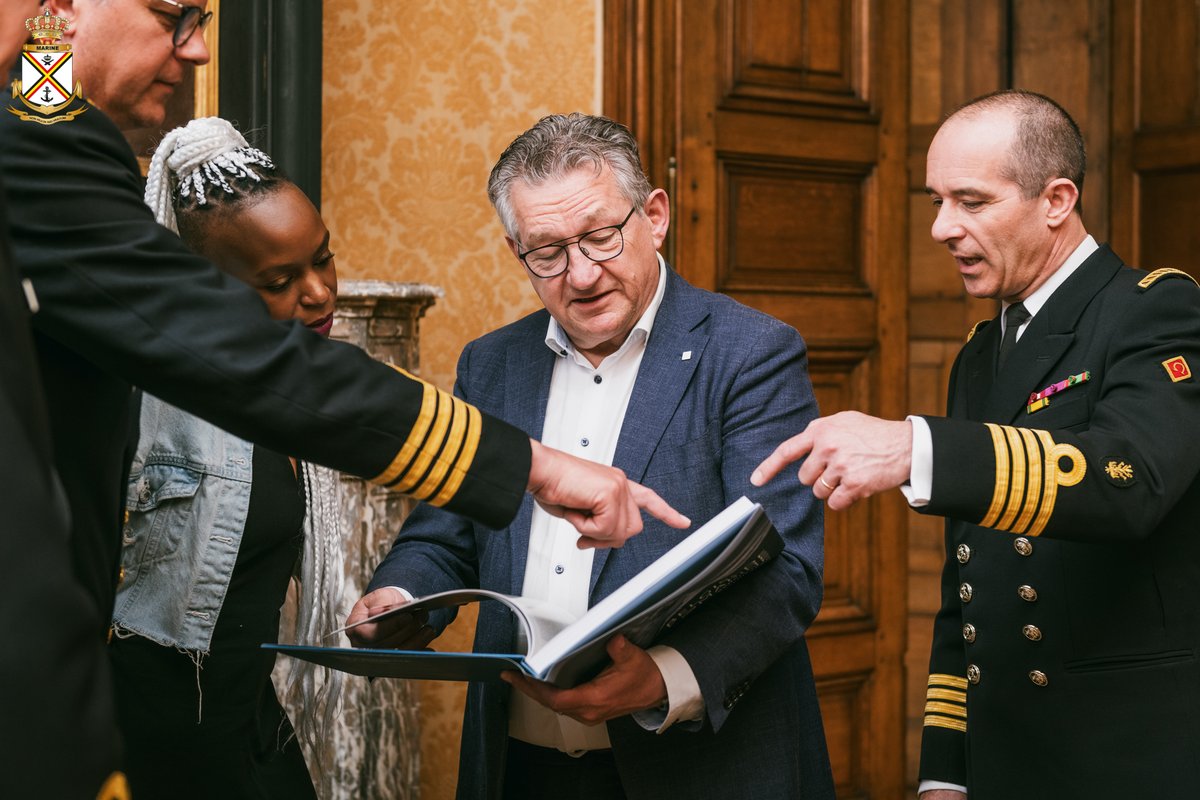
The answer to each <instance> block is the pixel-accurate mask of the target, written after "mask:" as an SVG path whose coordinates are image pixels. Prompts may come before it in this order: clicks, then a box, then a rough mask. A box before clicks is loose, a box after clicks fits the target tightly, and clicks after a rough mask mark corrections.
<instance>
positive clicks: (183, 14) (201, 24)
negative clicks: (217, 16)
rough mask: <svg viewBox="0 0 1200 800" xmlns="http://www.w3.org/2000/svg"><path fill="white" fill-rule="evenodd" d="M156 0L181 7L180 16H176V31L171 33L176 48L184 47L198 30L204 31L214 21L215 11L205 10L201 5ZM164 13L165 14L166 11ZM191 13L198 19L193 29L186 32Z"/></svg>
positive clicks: (171, 0)
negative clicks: (185, 28)
mask: <svg viewBox="0 0 1200 800" xmlns="http://www.w3.org/2000/svg"><path fill="white" fill-rule="evenodd" d="M155 2H158V3H165V4H166V5H169V6H174V7H175V8H178V9H179V16H178V17H176V22H175V32H174V33H173V34H172V35H171V44H173V45H174V46H175V47H176V48H180V47H183V46H184V45H185V44H187V43H188V42H190V41H191V40H192V37H193V36H195V35H196V31H200V32H201V33H203V32H204V29H205V28H207V27H208V23H210V22H212V18H213V12H212V11H204V10H202V9H201V8H200V6H190V5H187V4H185V3H179V2H176V0H155ZM193 12H194V13H193ZM162 13H164V14H165V13H166V12H165V11H164V12H162ZM189 14H191V15H192V19H194V20H196V22H195V24H194V25H193V26H192V29H191V30H190V31H188V32H187V33H186V34H184V26H185V25H186V24H187V20H188V15H189ZM181 37H182V38H181Z"/></svg>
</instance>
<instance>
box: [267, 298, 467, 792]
mask: <svg viewBox="0 0 1200 800" xmlns="http://www.w3.org/2000/svg"><path fill="white" fill-rule="evenodd" d="M338 289H339V291H338V304H337V312H336V315H335V317H334V324H333V331H332V334H331V335H332V337H333V338H336V339H341V340H343V341H347V342H350V343H352V344H355V345H357V346H359V347H361V348H362V349H364V350H366V351H367V352H368V353H370V354H371V356H372V357H374V358H376V359H377V360H379V361H383V362H386V363H391V364H395V365H396V366H399V367H402V368H404V369H405V370H407V371H409V372H411V373H413V374H419V373H420V356H419V352H420V351H419V338H420V337H419V327H420V320H421V317H422V316H423V315H424V314H425V311H426V310H427V309H428V308H429V307H430V306H432V305H433V304H434V303H435V302H436V301H437V299H438V298H440V297H442V296H443V292H442V290H441V289H440V288H438V287H435V286H428V285H424V284H412V283H393V282H390V281H341V282H339V287H338ZM336 495H337V497H336V504H337V507H338V509H339V515H340V529H341V540H342V544H343V547H342V552H341V554H340V555H341V557H342V558H343V559H344V588H343V592H342V605H343V614H342V618H344V616H345V613H348V611H349V609H350V606H352V605H353V604H354V602H355V601H356V600H358V598H359V597H361V596H362V594H363V589H364V587H365V586H366V584H367V582H368V581H369V580H370V579H371V574H372V573H373V572H374V569H375V566H376V565H377V564H378V563H379V562H380V561H381V560H382V558H383V556H384V555H386V553H387V552H388V550H389V549H390V548H391V544H392V541H393V539H394V538H395V535H396V531H397V530H399V527H400V523H401V521H402V520H403V519H404V517H405V515H407V514H408V512H409V510H410V509H411V508H412V505H413V501H411V500H409V499H408V498H406V497H404V496H403V495H400V494H398V493H396V492H392V491H389V490H387V489H384V488H381V487H378V486H375V485H372V484H368V483H366V482H365V481H362V480H359V479H357V478H353V477H351V476H349V475H339V476H338V478H337V480H336ZM289 600H290V601H291V598H289ZM293 602H294V601H293ZM287 612H288V609H286V608H285V619H284V623H283V626H282V630H283V631H287V630H289V629H290V628H289V625H288V619H289V617H290V615H289V614H288V613H287ZM284 638H286V636H285V637H284ZM322 644H325V645H327V646H348V644H349V643H348V641H347V640H346V639H345V637H344V635H343V636H342V637H340V640H339V641H337V642H334V641H333V640H329V641H326V642H323V643H322ZM284 661H287V659H280V662H281V663H280V665H279V668H278V669H277V671H283V672H286V670H287V666H286V665H284V664H283V663H282V662H284ZM279 677H280V676H278V675H277V678H279ZM277 684H278V685H282V683H281V682H279V681H277ZM417 700H418V693H417V691H416V688H415V687H414V686H413V685H411V684H409V683H408V682H407V681H400V680H392V679H381V680H376V681H374V682H370V683H369V682H367V680H366V679H365V678H359V677H357V676H351V675H348V676H345V678H344V689H343V692H342V701H341V711H340V715H339V716H338V719H337V723H336V724H335V725H334V726H333V730H332V731H329V732H328V735H327V736H326V737H325V740H324V741H323V742H322V743H321V745H320V746H321V747H322V748H323V750H324V752H323V753H322V754H320V756H322V757H318V754H308V753H306V755H307V756H308V761H309V765H310V768H312V770H313V780H314V783H315V784H316V786H317V792H318V795H319V797H321V799H322V800H351V799H352V798H366V797H370V798H374V799H376V800H408V799H409V798H416V797H418V796H419V794H420V730H419V717H418V708H417ZM288 713H289V715H291V716H292V718H293V719H296V715H297V714H298V713H302V712H301V710H300V709H293V708H289V709H288ZM318 762H323V763H324V764H326V765H327V766H326V767H325V768H323V769H321V768H317V767H316V764H317V763H318Z"/></svg>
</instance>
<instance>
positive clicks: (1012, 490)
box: [979, 422, 1087, 536]
mask: <svg viewBox="0 0 1200 800" xmlns="http://www.w3.org/2000/svg"><path fill="white" fill-rule="evenodd" d="M985 424H986V426H987V429H988V432H989V433H990V434H991V435H992V449H993V450H994V452H995V458H996V483H995V487H994V489H993V491H992V502H991V505H989V506H988V510H987V513H986V514H985V515H984V517H983V519H982V520H980V522H979V524H980V526H982V527H984V528H995V529H996V530H1001V531H1011V532H1013V533H1019V534H1023V535H1026V536H1039V535H1040V534H1041V533H1042V531H1043V530H1045V528H1046V525H1047V524H1048V523H1049V522H1050V517H1051V516H1052V515H1053V514H1054V506H1055V503H1056V502H1057V500H1058V489H1059V487H1068V486H1075V485H1076V484H1078V483H1079V482H1080V481H1082V480H1083V478H1084V476H1085V475H1086V474H1087V462H1086V460H1084V457H1083V453H1082V452H1080V450H1079V448H1077V447H1075V446H1074V445H1070V444H1066V443H1063V444H1055V442H1054V439H1053V438H1052V437H1051V436H1050V434H1049V433H1048V432H1046V431H1043V430H1036V429H1032V428H1014V427H1012V426H1011V425H996V424H994V423H991V422H988V423H985ZM1063 459H1066V460H1068V461H1070V467H1069V468H1068V469H1066V470H1064V469H1062V467H1061V466H1060V462H1061V461H1062V460H1063ZM1002 509H1003V512H1004V515H1003V516H1001V515H1000V512H1001V510H1002ZM1018 512H1019V513H1018ZM1035 514H1036V517H1035ZM1030 520H1033V525H1032V526H1030ZM1026 528H1028V531H1026Z"/></svg>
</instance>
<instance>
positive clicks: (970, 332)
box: [967, 319, 991, 342]
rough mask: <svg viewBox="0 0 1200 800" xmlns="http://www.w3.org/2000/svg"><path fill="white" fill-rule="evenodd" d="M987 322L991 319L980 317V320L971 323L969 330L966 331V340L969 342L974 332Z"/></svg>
mask: <svg viewBox="0 0 1200 800" xmlns="http://www.w3.org/2000/svg"><path fill="white" fill-rule="evenodd" d="M989 322H991V320H989V319H981V320H979V322H976V323H975V324H974V325H972V326H971V330H969V331H967V341H968V342H969V341H971V340H972V339H974V338H975V334H976V333H978V332H979V329H980V328H982V327H983V326H984V325H987V324H988V323H989Z"/></svg>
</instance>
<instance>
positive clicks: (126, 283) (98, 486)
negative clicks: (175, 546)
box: [0, 108, 530, 620]
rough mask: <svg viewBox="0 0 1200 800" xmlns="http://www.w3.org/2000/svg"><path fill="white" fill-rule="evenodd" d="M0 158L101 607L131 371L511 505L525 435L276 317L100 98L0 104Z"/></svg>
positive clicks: (501, 513) (224, 414)
mask: <svg viewBox="0 0 1200 800" xmlns="http://www.w3.org/2000/svg"><path fill="white" fill-rule="evenodd" d="M0 141H2V142H3V146H2V147H0V171H2V174H3V179H4V181H5V187H6V189H7V197H8V204H9V212H10V215H11V235H12V243H13V255H14V259H15V262H16V264H17V266H18V269H19V270H20V271H21V272H22V273H23V275H24V276H26V277H28V278H29V279H30V280H31V281H32V282H33V285H34V287H35V288H36V290H37V294H38V297H39V299H40V301H41V311H40V313H38V314H37V315H36V316H35V318H34V321H33V326H34V333H35V337H34V338H35V345H36V349H37V356H38V361H39V364H40V366H41V370H42V376H43V379H44V381H45V387H46V396H47V403H48V408H49V417H50V429H51V435H52V437H53V448H54V461H55V463H56V465H57V467H58V471H59V474H60V476H61V477H62V481H63V484H64V486H65V488H66V492H67V496H68V498H69V501H70V510H71V515H72V521H73V524H72V549H73V553H74V556H75V566H76V569H77V571H78V573H79V576H80V578H81V580H82V581H83V582H84V584H85V586H87V587H88V589H89V590H90V591H91V592H92V594H93V596H94V597H95V600H96V603H97V607H98V608H99V609H100V618H102V619H105V620H107V619H108V618H109V616H110V615H111V612H112V601H113V594H114V590H115V584H116V581H117V570H118V563H119V559H118V556H119V547H120V541H121V536H120V525H121V514H122V500H123V496H124V473H125V471H126V469H127V464H128V456H127V453H126V444H127V441H128V439H129V434H130V431H129V425H130V413H129V396H130V385H131V384H136V385H137V386H139V387H141V388H143V389H145V390H146V391H148V392H151V393H152V394H154V395H155V396H156V397H160V398H162V399H163V400H165V401H167V402H169V403H171V404H172V405H174V406H177V407H179V408H182V409H184V410H186V411H189V412H191V413H193V414H196V415H197V416H200V417H202V418H204V419H206V420H208V421H210V422H212V423H214V424H216V425H218V426H220V427H221V428H223V429H225V430H228V431H230V432H231V433H233V434H234V435H236V436H239V437H242V438H244V439H248V440H250V441H254V442H258V443H261V444H262V445H264V446H266V447H269V448H271V449H273V450H276V451H278V452H281V453H288V454H289V455H293V456H296V457H299V458H302V459H305V460H308V461H314V462H316V463H320V464H325V465H328V466H330V467H333V468H335V469H339V470H342V471H345V472H350V473H353V474H356V475H361V476H363V477H366V478H369V479H372V480H374V481H376V482H378V483H381V484H384V485H388V486H392V487H393V488H396V489H399V490H401V491H404V492H407V493H409V494H411V495H413V496H414V497H417V498H418V499H422V500H427V501H429V502H431V503H434V504H436V505H444V506H445V507H447V508H452V509H455V510H457V511H460V512H462V513H465V514H467V515H469V516H472V517H475V518H477V519H479V520H481V521H482V522H483V523H485V524H488V525H492V526H497V527H499V526H503V525H504V524H506V523H507V522H508V521H509V520H510V519H511V518H512V516H513V514H514V513H515V512H516V509H517V507H518V505H519V503H520V501H521V498H522V496H523V494H524V488H525V484H526V482H527V477H528V473H529V462H530V452H529V447H528V440H527V438H526V437H525V436H524V435H523V434H521V433H520V432H519V431H517V430H516V429H514V428H512V427H510V426H508V425H506V424H504V423H501V422H499V421H496V420H494V419H490V418H485V417H482V416H481V415H480V414H479V412H478V411H476V410H475V409H473V408H471V407H469V406H467V405H466V404H465V403H463V402H462V401H460V400H457V399H453V398H451V396H450V395H449V394H448V393H444V392H440V391H437V390H435V389H434V388H433V387H431V386H429V385H427V384H423V383H421V382H419V381H417V380H413V379H411V378H409V377H407V376H405V375H402V374H401V373H400V372H398V371H397V370H395V369H393V368H391V367H388V366H385V365H383V364H380V363H378V362H375V361H373V360H371V359H370V358H369V357H368V356H367V355H366V354H365V353H363V352H362V351H361V350H359V349H357V348H355V347H353V346H351V345H347V344H343V343H338V342H330V341H327V340H325V339H323V338H322V337H320V336H318V335H316V334H314V333H313V332H312V331H309V330H308V329H306V328H305V327H304V326H303V325H300V324H299V323H295V322H290V323H277V322H274V321H272V320H271V319H270V318H269V317H268V316H267V313H266V311H265V309H264V307H263V304H262V302H261V300H260V299H259V298H258V296H257V295H256V294H255V293H254V291H253V290H251V289H250V288H248V287H247V286H245V285H244V284H242V283H241V282H239V281H237V280H234V279H233V278H230V277H229V276H227V275H225V274H224V273H222V272H221V271H220V270H218V269H217V268H216V267H214V266H213V265H212V264H210V263H209V262H208V261H206V260H204V259H202V258H200V257H198V256H195V255H193V254H191V253H190V252H189V251H188V250H187V249H186V248H185V247H184V245H183V243H182V242H181V241H180V240H179V238H178V237H177V236H175V235H174V234H173V233H171V232H170V231H168V230H167V229H166V228H163V227H162V226H160V225H158V224H157V223H156V222H155V221H154V218H153V216H152V215H151V213H150V211H149V209H147V208H146V206H145V205H144V204H143V202H142V184H141V178H140V175H139V173H138V168H137V162H136V161H135V160H134V158H133V154H132V153H131V152H130V149H129V146H128V145H127V144H126V142H125V140H124V139H123V138H122V137H121V134H120V132H119V131H118V130H117V128H116V126H115V125H113V123H112V122H111V121H110V120H109V119H108V118H107V117H106V116H105V115H104V114H103V112H101V111H100V110H99V109H97V108H88V109H87V110H86V111H85V112H84V113H82V114H80V115H79V116H77V117H76V118H74V119H73V120H70V121H64V122H59V123H57V124H54V125H41V124H38V123H37V122H31V121H23V120H21V119H19V118H18V117H16V116H15V115H13V114H11V113H8V111H7V109H0Z"/></svg>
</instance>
